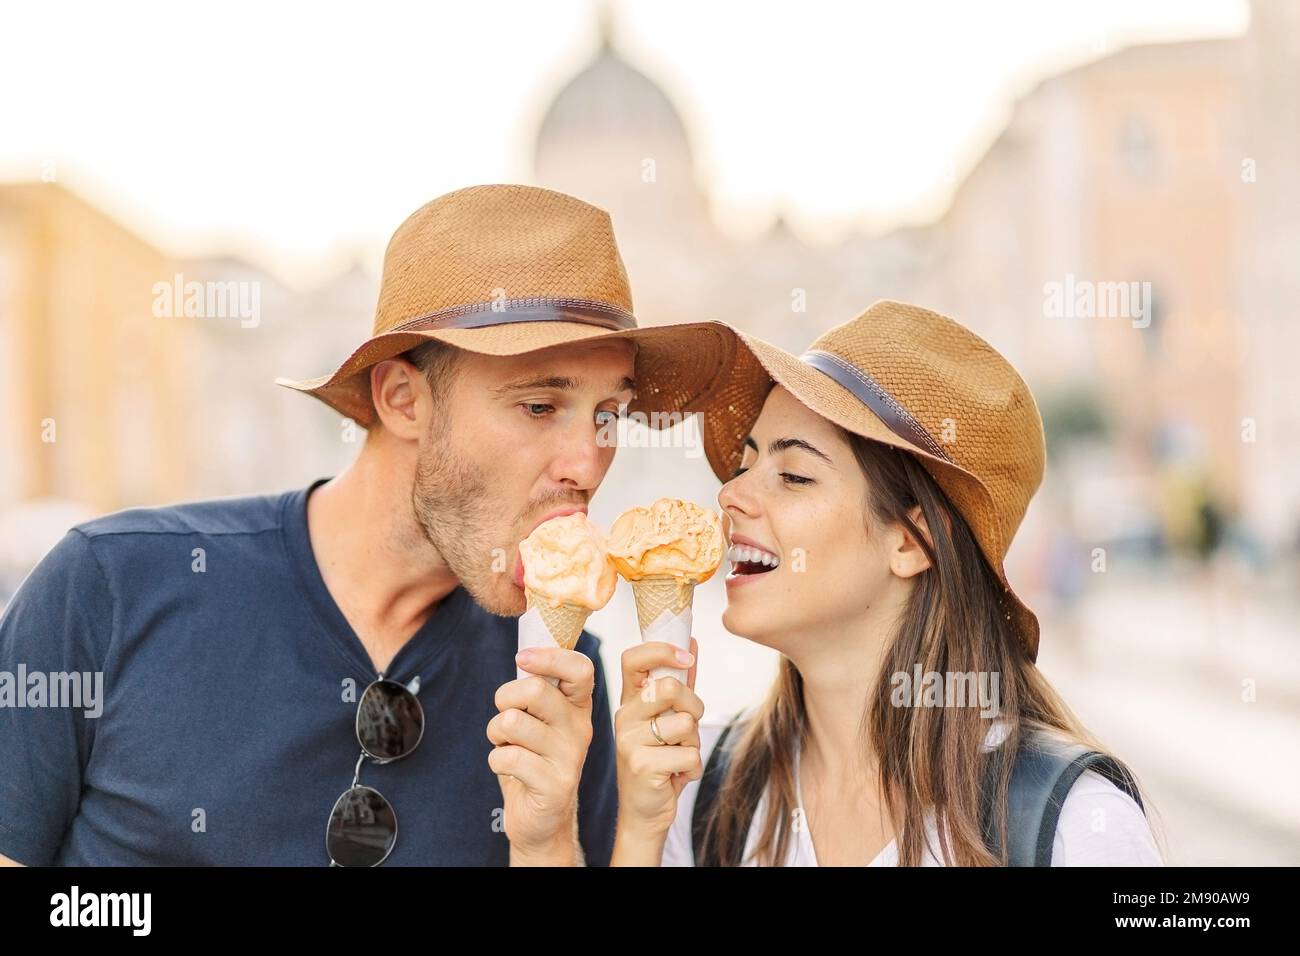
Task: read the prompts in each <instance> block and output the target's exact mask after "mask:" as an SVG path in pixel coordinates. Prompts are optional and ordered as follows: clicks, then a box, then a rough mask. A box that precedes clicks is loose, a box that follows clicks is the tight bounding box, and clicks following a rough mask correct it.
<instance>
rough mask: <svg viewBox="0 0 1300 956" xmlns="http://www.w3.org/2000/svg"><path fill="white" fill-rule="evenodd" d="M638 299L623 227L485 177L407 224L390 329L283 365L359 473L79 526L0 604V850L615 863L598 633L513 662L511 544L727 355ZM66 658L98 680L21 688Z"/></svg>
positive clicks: (577, 497) (398, 238)
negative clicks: (330, 413)
mask: <svg viewBox="0 0 1300 956" xmlns="http://www.w3.org/2000/svg"><path fill="white" fill-rule="evenodd" d="M631 308H632V304H631V296H630V292H629V290H628V287H627V277H626V274H625V272H624V268H623V263H622V260H621V259H620V257H619V254H618V249H617V246H616V245H615V241H614V237H613V233H612V230H611V225H610V221H609V217H608V215H607V214H605V213H604V212H602V211H601V210H598V209H596V208H594V207H592V206H589V205H587V204H586V203H582V202H579V201H578V200H576V199H573V198H572V197H569V196H564V195H562V194H559V193H554V192H550V191H548V190H542V189H535V188H530V187H522V186H479V187H472V188H469V189H464V190H459V191H457V192H454V193H451V194H449V195H446V196H443V197H441V198H439V199H436V200H434V201H433V202H431V203H429V204H428V205H426V206H424V207H423V208H422V209H420V210H418V211H417V212H416V213H415V214H414V215H412V216H411V217H410V218H409V219H408V220H407V221H406V222H405V223H403V224H402V225H401V226H400V227H399V228H398V230H397V232H396V233H395V234H394V236H393V239H392V241H391V242H390V244H389V247H388V251H387V253H386V256H385V260H384V274H383V279H382V283H381V287H380V293H379V302H378V305H377V308H376V314H375V323H374V334H373V336H372V337H371V338H370V339H369V340H368V341H366V342H365V343H363V344H362V345H361V346H360V347H359V348H358V349H357V350H356V351H355V352H354V353H353V354H352V356H351V357H350V358H349V359H348V360H347V361H345V362H344V363H343V364H342V365H341V366H340V367H339V369H338V370H337V371H336V372H334V373H333V374H332V375H328V376H324V377H322V378H320V379H315V380H312V381H309V382H292V381H288V380H284V379H277V381H278V382H280V383H281V384H284V385H288V386H289V387H292V388H295V389H298V390H301V391H305V392H307V393H309V394H311V395H313V396H315V397H317V398H319V399H321V400H322V401H324V402H326V403H327V404H329V405H330V406H331V407H333V408H334V409H336V410H338V411H340V412H342V413H343V414H344V415H347V416H348V417H350V418H352V419H354V420H355V421H356V422H357V423H358V424H360V425H361V426H363V427H365V428H367V429H368V434H367V436H366V441H365V442H364V445H363V447H362V449H361V451H360V452H359V454H358V456H357V458H356V460H355V461H354V462H353V463H352V464H351V465H350V466H349V467H348V468H347V469H346V470H345V471H344V472H343V473H342V474H340V475H338V476H337V477H335V478H332V479H330V480H325V479H320V480H318V481H315V482H313V483H312V484H311V485H310V486H309V487H308V488H305V489H298V490H295V491H292V492H288V493H285V494H279V495H264V496H252V497H244V498H233V499H221V500H217V501H208V502H197V503H192V504H184V505H178V506H174V507H167V508H143V509H132V510H127V511H122V512H118V513H116V514H112V515H108V516H106V517H102V518H99V519H96V520H93V521H90V522H87V523H85V524H82V525H79V526H77V527H76V528H73V529H72V530H71V531H69V533H68V535H67V536H66V537H65V538H64V540H63V541H62V542H61V543H60V544H58V545H57V546H56V547H55V548H54V549H53V550H52V551H51V552H50V553H49V554H48V555H47V556H46V557H45V558H44V559H43V560H42V561H41V563H40V564H39V565H38V566H37V567H36V568H35V569H34V570H33V571H32V573H31V575H30V576H29V577H28V579H27V580H26V581H25V582H24V584H23V586H22V587H21V588H20V589H19V592H18V593H17V595H15V597H14V600H13V602H12V603H11V605H10V607H9V608H8V609H7V611H6V613H5V615H4V617H3V618H0V670H5V671H10V672H17V671H18V670H19V668H20V667H21V668H22V669H23V670H24V671H25V673H26V675H27V686H25V687H23V688H19V690H20V691H23V692H27V695H28V697H30V698H31V699H28V700H26V701H25V702H24V705H23V706H3V707H0V854H3V856H4V857H5V858H6V859H7V860H8V861H9V862H16V863H19V864H50V863H57V864H69V865H101V864H107V865H113V864H169V865H174V864H267V865H331V864H333V865H344V866H348V865H376V864H378V863H383V862H385V861H387V862H388V863H389V864H390V865H406V864H452V865H484V864H506V863H510V864H513V865H527V864H552V865H572V864H581V863H583V862H586V863H588V864H601V865H603V864H606V863H607V862H608V859H609V855H610V852H611V847H612V842H613V827H614V816H615V810H616V789H615V776H614V774H615V769H614V746H613V741H612V728H611V720H610V712H609V705H608V694H609V691H608V688H607V687H606V683H605V677H604V673H603V670H602V668H601V665H600V656H599V642H598V641H597V639H596V638H595V637H593V636H592V635H590V634H587V633H585V632H584V633H583V635H582V637H581V639H580V640H579V642H578V645H577V649H576V650H575V651H566V650H562V649H561V648H559V647H558V646H557V647H555V648H544V649H537V650H534V651H532V652H531V659H519V660H518V661H517V660H516V650H517V633H516V631H517V628H516V621H515V620H514V618H516V617H517V616H518V615H520V614H521V613H522V612H523V611H524V609H525V601H524V595H523V590H522V566H521V565H520V563H519V555H518V544H519V542H520V541H521V540H522V539H523V538H524V537H525V536H527V534H528V533H529V532H530V531H531V530H532V529H533V528H534V527H536V526H537V525H538V524H539V523H541V522H542V521H543V520H545V519H546V518H548V517H551V516H554V515H557V514H564V513H569V512H572V511H575V510H578V511H585V510H586V507H587V504H588V501H589V500H590V498H591V495H592V494H593V493H594V492H595V490H596V488H597V486H598V485H599V484H600V482H601V480H602V478H603V477H604V475H605V473H606V471H607V469H608V468H609V465H610V462H611V459H612V457H613V454H614V449H613V448H612V447H607V446H608V442H604V441H601V440H600V438H599V436H600V433H601V430H602V425H604V424H606V423H607V421H608V419H609V416H611V415H618V414H619V413H620V408H621V406H627V407H629V408H631V409H632V410H634V411H636V410H640V411H644V412H670V413H671V412H681V411H685V410H688V409H689V407H690V406H691V405H692V403H693V402H695V401H696V400H697V399H699V398H700V397H701V396H702V394H703V393H704V392H705V391H706V390H708V389H709V388H710V386H711V383H712V382H713V380H714V377H715V375H716V374H717V373H718V372H719V371H720V370H721V369H722V368H723V367H724V366H725V364H726V363H727V362H728V361H730V358H731V355H732V351H731V350H732V347H733V342H732V340H731V339H730V337H729V333H728V330H727V329H726V327H725V326H722V325H720V324H716V323H699V324H694V325H679V326H665V327H659V328H647V329H638V328H637V327H636V320H635V319H634V318H633V316H632V313H631ZM605 433H608V430H607V429H606V430H605ZM516 664H518V666H519V667H520V668H522V669H523V670H524V671H526V672H528V673H530V674H532V675H537V676H532V677H527V678H525V679H518V680H517V679H514V678H515V674H516ZM32 675H37V676H36V677H33V676H32ZM58 675H63V678H60V677H59V676H58ZM69 675H71V676H72V677H73V678H76V677H79V676H84V678H85V681H84V685H85V687H86V688H87V696H93V689H92V688H93V687H94V686H95V685H94V681H95V680H99V679H100V675H102V687H103V691H102V699H101V700H99V701H98V702H97V703H93V702H89V701H87V700H84V699H83V700H81V701H78V703H79V704H81V705H85V704H87V703H92V706H91V707H85V706H68V704H67V701H66V700H63V701H55V700H53V695H50V694H47V693H42V694H35V693H31V691H32V690H33V688H34V686H35V685H37V684H39V685H42V686H43V687H44V688H45V690H47V691H48V690H49V689H50V688H51V687H53V686H54V684H55V683H56V682H57V681H59V680H60V679H63V680H65V681H66V680H67V678H68V676H69ZM548 676H549V677H554V678H557V679H558V686H553V685H552V684H551V683H550V682H548V681H547V680H546V679H545V678H546V677H548ZM92 678H93V680H92ZM77 686H80V685H77ZM0 689H2V688H0ZM11 689H12V688H11ZM65 696H66V695H65ZM37 698H40V700H39V701H38V702H35V703H34V701H35V700H36V699H37ZM46 704H56V705H57V706H46ZM97 709H98V710H99V711H100V712H99V713H98V714H96V713H95V711H96V710H97ZM349 780H351V784H349ZM363 781H364V782H363ZM398 818H400V824H401V825H400V837H399V835H398V834H399V827H398Z"/></svg>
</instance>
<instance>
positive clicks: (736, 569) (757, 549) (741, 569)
mask: <svg viewBox="0 0 1300 956" xmlns="http://www.w3.org/2000/svg"><path fill="white" fill-rule="evenodd" d="M727 560H728V561H730V562H731V571H730V573H729V574H728V575H727V577H726V584H727V587H728V588H731V587H734V586H736V585H739V584H743V583H746V582H749V581H754V580H757V579H758V578H761V577H764V576H766V575H767V574H768V573H769V572H771V571H775V570H776V569H777V567H779V566H780V564H781V558H780V557H779V556H778V555H777V554H776V553H775V552H774V551H772V550H770V549H768V548H765V547H763V546H762V545H759V544H757V543H756V542H753V541H751V540H750V539H748V538H745V537H742V536H741V535H733V536H732V538H731V547H729V548H728V549H727Z"/></svg>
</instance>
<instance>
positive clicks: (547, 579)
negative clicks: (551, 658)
mask: <svg viewBox="0 0 1300 956" xmlns="http://www.w3.org/2000/svg"><path fill="white" fill-rule="evenodd" d="M519 554H520V556H521V557H522V558H523V560H524V590H525V591H526V592H530V593H531V595H532V596H533V597H535V598H538V599H541V600H542V601H544V602H545V603H547V604H549V605H550V606H551V607H559V606H560V605H562V604H567V605H572V606H576V607H582V608H587V609H588V610H592V611H599V610H600V609H601V608H602V607H604V606H605V605H606V604H608V603H609V599H610V598H611V597H613V596H614V585H615V584H617V583H618V574H617V573H616V572H615V570H614V565H613V563H612V562H611V561H610V559H609V553H608V551H607V549H606V539H605V535H604V533H603V532H602V531H601V530H600V528H598V527H596V525H594V524H592V523H591V522H590V521H588V520H587V516H586V515H585V514H583V513H582V512H577V513H575V514H571V515H563V516H562V517H559V518H552V519H551V520H550V521H543V522H542V523H541V524H539V525H538V526H537V527H536V528H534V529H533V532H532V534H530V535H529V536H528V537H526V538H524V540H523V541H521V542H519Z"/></svg>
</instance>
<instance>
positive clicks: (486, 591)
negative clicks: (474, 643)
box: [411, 436, 525, 617]
mask: <svg viewBox="0 0 1300 956" xmlns="http://www.w3.org/2000/svg"><path fill="white" fill-rule="evenodd" d="M411 510H412V512H413V514H414V516H415V521H416V524H417V525H418V526H419V528H420V530H421V531H422V532H423V533H424V537H425V538H426V539H427V540H428V542H429V543H430V544H431V545H433V547H434V549H435V550H436V551H437V552H438V554H439V555H440V556H441V558H442V559H443V561H445V562H446V564H447V567H448V569H449V570H450V571H451V573H452V574H454V575H455V576H456V578H457V579H459V581H460V583H461V584H462V585H464V587H465V590H466V591H468V592H469V595H470V597H472V598H473V599H474V601H475V602H476V603H477V604H478V605H479V606H480V607H482V608H483V610H485V611H487V612H488V613H489V614H495V615H497V616H498V617H518V616H519V615H520V614H522V613H523V612H524V609H525V603H524V595H523V592H522V591H520V590H519V589H518V588H516V587H515V586H514V582H513V581H511V580H510V573H511V571H512V570H513V569H512V565H511V561H512V559H513V555H512V554H510V553H507V554H506V555H505V558H504V563H505V567H504V570H502V571H496V570H493V564H494V562H495V558H496V555H495V554H494V549H496V548H503V547H504V546H505V544H506V542H501V541H496V542H494V541H492V539H491V535H492V533H491V530H490V529H491V528H492V526H493V523H494V519H495V518H496V517H497V515H496V509H494V508H493V506H492V495H491V493H490V490H489V485H488V481H487V476H486V474H485V473H484V471H483V470H482V469H481V468H479V467H478V466H477V465H475V464H474V463H473V462H471V461H469V460H467V459H465V458H463V457H462V456H460V455H458V454H457V453H456V450H455V449H454V448H453V447H452V445H451V444H450V443H449V442H448V441H447V440H446V439H445V438H443V437H441V436H439V437H438V438H435V439H434V440H432V441H430V442H429V444H428V445H426V446H425V449H424V450H423V451H422V452H421V454H420V458H419V461H417V462H416V467H415V483H414V485H413V486H412V488H411ZM503 586H504V589H505V590H503Z"/></svg>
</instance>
